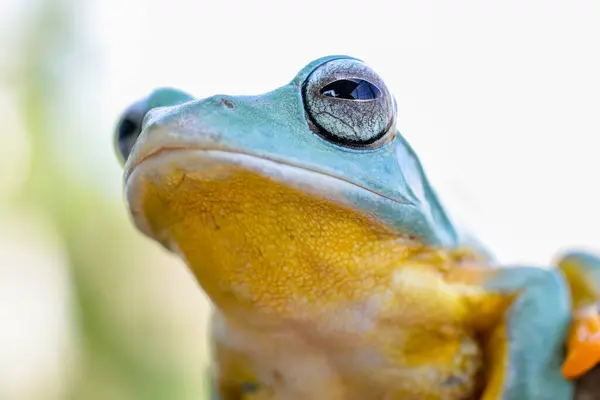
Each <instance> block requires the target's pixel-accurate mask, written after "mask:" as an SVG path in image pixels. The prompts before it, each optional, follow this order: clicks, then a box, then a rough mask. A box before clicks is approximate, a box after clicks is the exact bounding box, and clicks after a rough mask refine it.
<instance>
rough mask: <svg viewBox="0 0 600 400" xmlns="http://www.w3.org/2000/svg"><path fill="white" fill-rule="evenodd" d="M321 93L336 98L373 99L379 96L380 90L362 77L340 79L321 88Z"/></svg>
mask: <svg viewBox="0 0 600 400" xmlns="http://www.w3.org/2000/svg"><path fill="white" fill-rule="evenodd" d="M321 94H322V95H324V96H329V97H337V98H338V99H348V100H373V99H376V98H378V97H379V96H381V91H380V90H379V88H378V87H377V86H375V85H373V84H372V83H371V82H367V81H365V80H362V79H340V80H339V81H334V82H331V83H330V84H329V85H327V86H325V87H324V88H323V89H321Z"/></svg>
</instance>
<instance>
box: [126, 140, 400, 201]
mask: <svg viewBox="0 0 600 400" xmlns="http://www.w3.org/2000/svg"><path fill="white" fill-rule="evenodd" d="M178 151H203V152H207V153H208V152H213V153H221V154H232V155H243V156H246V157H251V158H254V159H256V160H264V161H266V162H272V163H275V164H280V165H285V166H287V167H291V168H297V169H299V170H305V171H308V172H312V173H315V174H319V175H322V176H326V177H328V178H331V179H336V180H338V181H341V182H344V183H346V184H348V185H352V186H354V187H356V188H359V189H361V190H365V191H367V192H369V193H371V194H374V195H376V196H379V197H381V198H385V199H386V200H388V201H391V202H394V203H399V204H411V203H410V202H408V201H400V200H399V199H394V198H391V197H389V196H386V195H385V194H382V193H380V192H377V191H374V190H372V189H369V188H367V187H365V186H363V185H359V184H357V183H355V182H352V181H349V180H348V179H345V178H342V177H340V176H336V175H332V174H330V173H327V172H324V171H322V170H318V169H315V168H310V167H305V166H301V165H298V164H294V163H289V162H285V161H282V160H278V159H276V158H272V157H268V156H264V155H257V154H254V153H251V152H244V151H239V150H231V149H224V148H219V147H218V146H214V147H209V146H186V145H165V146H161V147H158V148H156V149H154V150H152V151H149V152H148V153H145V154H143V155H141V156H140V157H138V158H136V159H134V160H133V162H131V163H129V162H128V163H127V164H126V166H125V174H124V180H125V184H127V182H128V180H129V178H130V176H131V174H132V173H133V172H134V170H135V169H136V168H137V167H139V166H140V165H141V164H143V163H144V162H145V161H147V160H150V159H153V158H155V157H159V156H161V155H164V154H168V153H172V152H178Z"/></svg>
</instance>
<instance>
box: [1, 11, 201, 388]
mask: <svg viewBox="0 0 600 400" xmlns="http://www.w3.org/2000/svg"><path fill="white" fill-rule="evenodd" d="M79 7H80V3H79V2H77V1H75V0H53V1H39V2H31V3H30V4H28V6H27V16H26V18H23V20H24V21H25V22H23V23H22V26H19V27H18V29H16V28H15V29H14V30H13V31H12V32H11V37H10V38H8V39H6V40H3V41H1V42H0V45H5V44H6V45H8V41H9V40H10V49H11V50H12V51H11V53H10V56H11V57H10V60H8V62H5V60H7V59H5V60H3V62H2V64H1V65H0V66H1V68H2V69H1V70H0V73H1V77H2V80H1V82H0V84H1V86H0V120H2V121H4V123H3V127H2V133H1V134H0V138H1V139H2V141H1V142H2V143H1V144H0V160H1V161H0V168H1V170H0V399H2V400H29V399H31V400H39V399H45V400H52V399H76V400H94V399H98V400H100V399H103V400H104V399H145V400H146V399H157V400H158V399H165V400H166V399H195V400H196V399H202V398H204V391H205V388H204V382H205V379H204V374H205V367H206V366H205V364H206V363H205V360H206V352H207V346H206V343H205V333H204V332H205V328H206V319H207V310H208V308H207V302H206V300H205V298H204V297H203V295H202V294H201V291H200V290H199V289H198V287H197V285H196V284H195V282H194V281H193V279H192V277H191V275H190V274H188V272H187V270H186V269H185V267H184V266H183V265H182V264H181V263H180V262H179V261H177V260H176V259H175V258H174V257H171V256H169V255H168V254H166V252H165V251H163V250H161V249H160V248H158V246H156V244H155V243H153V242H151V241H149V240H146V239H145V238H143V237H142V236H141V235H140V234H139V233H138V232H137V231H135V230H134V228H133V227H132V224H131V223H130V222H129V220H128V218H127V216H126V214H125V212H126V211H125V207H124V203H123V201H122V199H121V198H116V197H114V196H112V197H111V196H109V195H107V194H106V193H105V192H104V191H102V188H101V187H100V186H99V185H97V184H96V182H95V180H94V179H93V177H90V176H86V175H85V174H82V173H81V171H82V170H84V171H85V166H84V165H78V164H77V163H76V162H73V161H72V160H85V157H80V156H79V157H73V155H74V154H73V153H72V151H73V150H72V147H69V146H68V143H66V142H65V141H68V140H69V138H73V137H75V135H79V134H81V131H82V130H83V129H85V130H86V132H87V134H90V132H89V130H93V129H94V126H93V125H90V124H86V121H83V120H81V118H80V115H77V113H74V112H73V110H72V109H70V108H69V103H68V101H67V97H68V95H69V94H71V95H72V94H73V93H75V95H76V94H77V90H73V88H72V87H71V85H72V83H73V82H72V80H71V76H72V74H73V73H74V71H73V69H74V68H82V65H83V66H84V65H85V63H77V62H74V60H77V58H78V57H81V56H82V55H83V54H85V51H82V49H85V46H86V41H85V40H86V36H85V34H81V32H79V31H78V30H77V29H76V28H75V24H76V23H77V22H78V21H77V16H78V15H79V14H78V10H79ZM15 32H16V33H15ZM79 72H81V71H79ZM89 79H94V77H93V75H90V76H89ZM92 133H93V132H92ZM97 133H98V134H99V135H105V136H106V138H107V140H106V151H107V152H110V151H112V146H111V143H110V136H109V135H108V134H107V133H106V132H97ZM89 150H90V149H86V148H81V149H78V152H83V153H85V152H87V151H89ZM78 162H80V161H78ZM114 162H115V163H117V161H116V158H115V160H114ZM115 179H120V176H115Z"/></svg>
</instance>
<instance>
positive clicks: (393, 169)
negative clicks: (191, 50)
mask: <svg viewBox="0 0 600 400" xmlns="http://www.w3.org/2000/svg"><path fill="white" fill-rule="evenodd" d="M333 60H347V61H348V62H355V63H360V65H363V64H362V62H361V61H360V60H357V59H353V58H350V57H346V56H329V57H324V58H320V59H318V60H315V61H313V62H311V63H310V64H308V65H307V66H306V67H304V68H303V69H302V70H301V71H300V72H299V73H298V75H297V76H296V77H295V78H294V79H293V80H292V81H291V82H290V83H288V84H287V85H285V86H283V87H281V88H279V89H276V90H274V91H272V92H269V93H266V94H263V95H258V96H240V97H233V96H225V95H217V96H212V97H209V98H206V99H200V100H196V99H194V98H193V97H192V96H190V95H189V94H186V93H184V92H181V91H179V90H175V89H171V88H163V89H158V90H156V91H154V92H153V93H151V94H150V95H149V96H148V97H147V98H146V99H144V100H143V102H141V103H138V104H137V105H136V106H135V107H133V108H131V109H130V110H129V111H128V112H129V113H130V114H131V113H132V111H131V110H134V109H135V110H138V111H139V110H140V109H143V111H144V112H142V113H141V114H140V115H138V119H139V122H140V125H143V126H140V127H139V129H138V131H137V132H134V134H135V135H139V133H140V131H144V132H146V131H151V130H154V129H162V128H164V127H167V128H169V129H172V130H177V129H179V130H184V131H185V132H186V134H187V136H189V137H191V138H192V140H194V141H203V140H210V141H213V142H215V141H217V142H218V143H219V146H220V147H221V148H225V149H232V150H236V151H241V152H243V153H245V154H252V155H255V156H259V157H263V158H266V159H269V160H273V161H281V162H283V163H286V164H288V165H289V164H291V165H295V166H298V167H300V168H304V169H307V170H311V171H317V172H321V173H324V174H328V175H331V176H335V177H339V178H341V179H343V180H345V181H348V182H351V183H353V184H355V185H358V186H361V187H363V188H366V189H368V193H369V194H365V192H367V191H362V192H360V193H359V192H350V191H349V192H347V193H344V196H345V199H344V200H345V201H346V202H347V204H350V205H351V206H352V207H355V208H356V209H359V210H362V211H364V212H366V213H368V214H370V215H372V216H375V217H377V218H378V219H379V220H381V221H383V222H384V223H386V224H387V225H388V226H390V227H392V228H393V229H395V230H396V231H397V232H399V233H402V234H408V235H412V236H415V237H418V238H419V239H420V240H422V241H423V242H424V243H427V244H430V245H435V246H445V247H457V246H464V245H466V246H470V247H471V248H473V247H476V248H477V249H479V250H480V251H481V252H482V253H484V254H486V255H488V258H489V260H490V262H492V261H493V260H492V259H491V256H489V253H487V251H486V250H485V249H484V248H483V247H482V246H480V245H479V243H477V242H475V241H474V240H472V239H469V238H468V237H467V236H466V235H464V234H461V233H460V232H459V231H458V230H457V228H456V227H455V226H454V225H453V224H452V222H451V220H450V218H449V216H448V214H447V213H446V211H445V210H444V209H443V208H442V205H441V204H440V201H439V200H438V197H437V195H436V193H435V192H434V190H433V189H432V187H431V186H430V184H429V181H428V180H427V177H426V175H425V173H424V171H423V168H422V166H421V163H420V161H419V158H418V157H417V155H416V154H415V152H414V150H413V149H412V148H411V146H410V145H409V143H408V142H407V141H406V139H405V138H404V137H403V136H402V135H401V134H400V132H398V131H397V130H396V129H395V118H396V115H395V114H396V110H395V107H396V103H395V101H394V102H393V107H394V111H393V115H392V116H391V117H390V119H391V121H392V123H391V124H390V130H391V131H392V132H391V133H392V134H393V135H391V134H388V136H389V137H391V139H389V140H387V141H385V140H384V141H383V142H382V143H381V144H380V145H377V146H364V147H362V148H361V147H357V146H354V147H349V146H345V145H342V144H339V143H336V142H335V141H331V140H327V138H325V137H323V135H319V134H315V127H314V126H311V123H310V120H309V118H307V111H306V105H305V101H304V99H303V87H304V86H305V85H306V81H307V78H308V77H309V76H310V75H311V73H313V72H314V71H315V70H317V69H318V68H321V67H322V66H323V65H325V64H326V63H328V62H330V61H333ZM379 84H380V85H381V83H379ZM382 89H383V90H387V89H385V88H382ZM386 93H387V92H386ZM390 96H391V95H390ZM136 107H137V108H136ZM350 111H351V110H350ZM125 118H127V115H125V116H124V119H125ZM142 118H143V124H141V120H142ZM206 127H210V132H209V133H210V134H209V135H206V134H203V136H201V135H200V131H201V130H202V131H203V132H206V131H207V129H206ZM240 132H243V134H241V133H240ZM121 133H122V135H121V136H123V134H124V133H123V132H121ZM125 133H127V132H125ZM195 133H198V134H196V135H195ZM118 139H119V138H118ZM121 139H122V138H121ZM134 139H137V136H136V137H135V138H134ZM118 144H119V142H117V145H118ZM136 145H137V144H136ZM126 157H127V152H125V153H124V154H123V158H126ZM126 175H127V171H126ZM586 257H588V258H585V259H582V268H587V269H590V270H593V271H595V272H594V279H597V281H598V282H599V283H600V273H598V271H600V262H598V260H597V259H595V258H593V257H591V256H586ZM589 257H591V258H589ZM485 287H486V288H487V289H489V290H490V291H499V292H509V291H510V292H514V291H521V293H522V294H521V295H520V297H519V299H518V301H517V302H516V303H515V304H514V305H513V307H512V309H511V310H510V315H509V319H508V321H509V322H508V327H507V329H508V332H507V337H508V338H509V346H508V347H509V354H508V363H507V365H506V374H505V376H506V377H507V378H506V379H505V382H503V386H502V393H501V396H500V397H499V398H501V399H506V400H513V399H514V400H520V399H534V398H535V399H556V400H562V399H564V400H567V399H572V398H573V396H574V387H573V384H572V382H569V381H567V380H565V379H564V378H563V377H562V375H561V372H560V366H561V364H562V362H563V361H564V343H565V338H566V334H567V330H568V327H569V325H570V322H571V302H570V295H569V289H568V287H567V284H566V282H565V280H564V279H563V276H562V275H561V273H560V271H559V270H558V269H555V268H552V269H541V268H535V267H526V266H518V267H513V268H507V269H503V270H502V272H501V273H500V274H496V275H494V277H493V278H490V279H489V280H488V281H487V282H486V283H485Z"/></svg>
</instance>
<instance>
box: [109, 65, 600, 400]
mask: <svg viewBox="0 0 600 400" xmlns="http://www.w3.org/2000/svg"><path fill="white" fill-rule="evenodd" d="M343 79H355V80H364V81H368V82H370V83H371V84H373V85H375V86H376V87H377V88H378V89H379V92H378V93H379V95H378V96H375V97H374V98H372V99H366V100H365V99H362V100H352V99H348V98H344V93H342V92H341V91H342V89H339V90H340V92H339V93H335V94H334V95H333V96H326V95H323V94H322V93H321V88H323V87H324V86H325V85H328V84H330V83H332V82H337V81H338V80H343ZM347 94H348V93H346V95H347ZM338 95H340V96H338ZM142 120H143V122H142ZM395 125H396V103H395V101H394V100H393V97H392V96H391V94H390V93H389V92H388V90H387V88H386V87H385V84H384V83H383V81H382V80H381V78H380V77H379V76H378V75H377V74H376V73H375V72H374V71H372V70H371V69H370V68H369V67H368V66H366V65H365V64H364V63H362V62H361V61H359V60H356V59H352V58H349V57H344V56H332V57H325V58H321V59H319V60H315V61H313V62H312V63H310V64H308V65H307V66H306V67H305V68H303V69H302V70H301V71H300V72H299V73H298V75H297V76H296V77H295V78H294V79H293V80H292V81H291V82H290V83H289V84H287V85H285V86H283V87H281V88H279V89H277V90H274V91H272V92H269V93H266V94H264V95H259V96H242V97H232V96H214V97H210V98H206V99H202V100H195V99H193V98H192V97H191V96H190V95H187V94H185V93H183V92H180V91H177V90H173V89H160V90H157V91H155V92H154V93H152V94H151V95H150V96H149V97H148V98H146V99H144V100H143V101H142V102H139V103H137V104H136V105H135V106H132V107H131V108H130V109H129V110H128V112H127V113H126V114H125V116H124V118H123V120H122V123H121V125H120V130H119V134H118V140H117V143H118V144H119V150H120V153H121V155H122V157H123V159H124V160H126V164H125V191H126V196H127V201H128V206H129V209H130V212H131V214H132V216H133V220H134V222H135V224H136V226H137V227H138V228H139V229H140V230H141V231H142V232H143V233H144V234H146V235H148V236H149V237H151V238H153V239H154V240H156V241H158V242H160V243H161V244H162V245H164V246H165V247H166V248H167V249H169V250H171V251H173V252H176V253H177V254H179V255H180V256H181V257H182V258H183V259H184V260H185V262H186V263H187V265H188V266H189V267H190V269H191V271H192V272H193V273H194V275H195V277H196V278H197V280H198V282H199V284H200V285H201V287H202V289H203V290H204V291H205V292H206V293H207V294H208V296H209V297H210V299H211V301H212V302H213V304H214V316H213V326H212V343H213V345H214V346H213V348H214V353H213V354H214V370H213V382H214V390H215V396H219V397H220V398H222V399H224V400H229V399H306V398H311V399H365V398H369V399H475V398H483V399H487V400H496V399H506V400H512V399H514V400H518V399H534V398H535V399H557V400H562V399H564V400H567V399H572V398H574V395H575V394H574V386H573V384H572V382H571V381H569V380H567V379H565V378H564V377H563V375H562V374H561V365H562V363H563V361H564V360H565V350H564V348H565V342H566V336H567V332H568V330H569V327H570V324H571V315H572V307H574V306H575V305H577V306H579V305H580V304H579V303H577V302H576V301H573V302H572V301H571V299H572V298H573V299H584V300H582V301H583V302H584V303H585V304H587V303H586V302H589V301H592V302H595V301H597V300H598V299H597V296H596V292H595V288H597V287H598V286H599V285H597V283H598V282H600V276H598V271H600V261H598V259H596V258H593V257H588V258H583V259H581V258H577V259H576V260H575V261H573V260H571V261H573V262H569V263H567V264H568V268H567V269H564V270H563V269H560V268H556V267H552V268H547V269H542V268H535V267H532V266H512V267H511V268H502V267H500V266H497V265H495V263H494V261H493V260H492V259H491V258H490V257H489V256H488V255H487V253H485V252H484V251H483V249H482V247H481V246H479V245H478V244H477V243H475V242H474V241H472V240H470V239H468V238H467V237H466V236H463V235H461V233H460V232H458V231H457V229H456V228H455V227H454V226H453V225H452V223H451V221H450V219H449V217H448V216H447V214H446V212H445V210H444V209H443V208H442V206H441V204H440V202H439V201H438V199H437V197H436V195H435V193H434V191H433V190H432V188H431V187H430V185H429V183H428V181H427V178H426V176H425V174H424V172H423V169H422V167H421V164H420V162H419V160H418V158H417V156H416V155H415V153H414V151H413V150H412V148H411V147H410V146H409V144H408V143H407V141H406V140H405V139H404V138H403V136H402V135H401V134H400V132H398V131H397V130H396V126H395ZM132 127H134V128H132ZM132 137H133V140H132ZM133 142H135V146H133V148H131V143H133ZM565 271H566V272H565ZM582 277H583V279H581V278H582ZM582 281H586V282H591V284H589V285H583V284H581V282H582ZM572 295H573V296H572ZM576 303H577V304H576ZM582 304H583V303H582Z"/></svg>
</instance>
